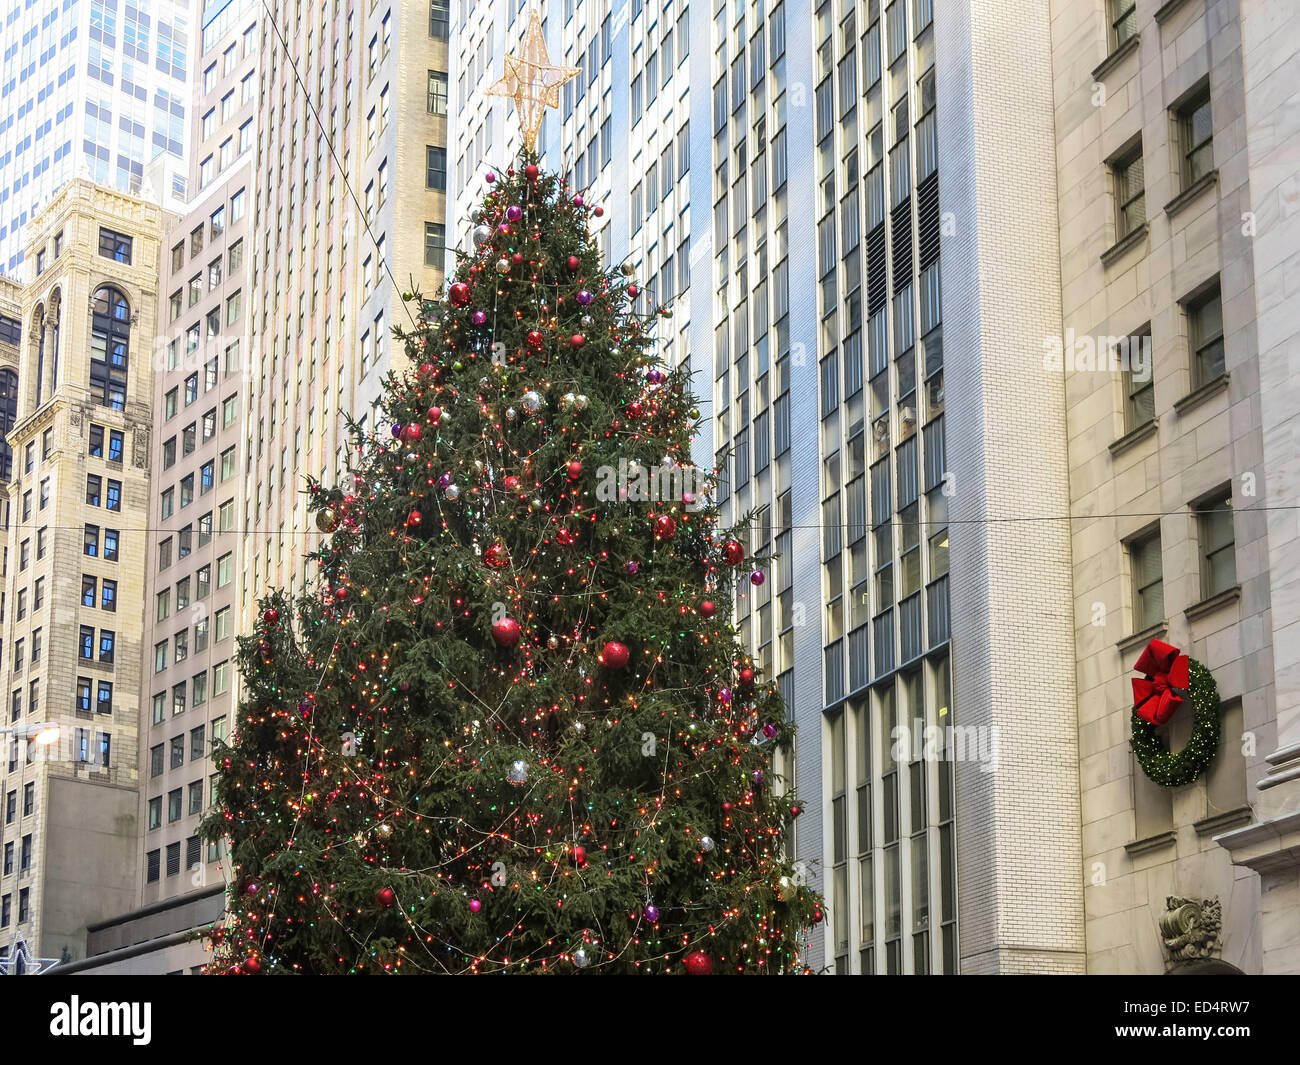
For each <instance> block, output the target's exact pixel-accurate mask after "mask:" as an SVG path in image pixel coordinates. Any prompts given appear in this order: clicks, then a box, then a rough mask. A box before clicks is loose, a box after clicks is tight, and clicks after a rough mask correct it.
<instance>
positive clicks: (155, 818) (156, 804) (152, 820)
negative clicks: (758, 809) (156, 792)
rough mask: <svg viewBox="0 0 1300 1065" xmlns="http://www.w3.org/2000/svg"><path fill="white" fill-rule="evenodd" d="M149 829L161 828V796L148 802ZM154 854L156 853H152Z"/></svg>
mask: <svg viewBox="0 0 1300 1065" xmlns="http://www.w3.org/2000/svg"><path fill="white" fill-rule="evenodd" d="M149 827H150V829H154V828H162V796H156V797H155V798H152V799H150V800H149ZM154 853H155V854H156V853H157V851H155V852H154Z"/></svg>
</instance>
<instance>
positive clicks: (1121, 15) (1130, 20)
mask: <svg viewBox="0 0 1300 1065" xmlns="http://www.w3.org/2000/svg"><path fill="white" fill-rule="evenodd" d="M1107 6H1108V8H1109V14H1110V32H1111V49H1112V50H1114V49H1116V48H1118V47H1119V46H1120V45H1121V44H1123V43H1124V42H1125V41H1127V40H1128V39H1129V38H1131V37H1133V36H1134V35H1135V34H1136V33H1137V0H1107Z"/></svg>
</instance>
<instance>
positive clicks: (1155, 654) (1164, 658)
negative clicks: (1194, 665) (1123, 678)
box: [1133, 640, 1191, 725]
mask: <svg viewBox="0 0 1300 1065" xmlns="http://www.w3.org/2000/svg"><path fill="white" fill-rule="evenodd" d="M1133 668H1134V669H1135V670H1137V671H1138V672H1139V673H1145V674H1146V678H1145V679H1144V680H1137V679H1136V678H1135V679H1134V681H1133V709H1134V710H1135V711H1136V712H1137V715H1138V717H1140V718H1142V720H1143V721H1148V722H1150V723H1151V724H1153V725H1163V724H1164V723H1165V722H1166V721H1168V720H1169V719H1170V718H1171V717H1173V716H1174V711H1175V710H1177V709H1178V708H1179V707H1180V706H1181V705H1182V703H1183V700H1184V699H1185V698H1187V694H1188V688H1189V687H1190V686H1191V680H1190V678H1189V677H1188V672H1187V670H1188V664H1187V656H1186V655H1185V654H1182V653H1181V652H1180V651H1179V650H1178V648H1177V647H1171V646H1170V645H1169V644H1167V643H1165V642H1164V641H1163V640H1152V641H1151V642H1150V643H1149V644H1147V646H1146V650H1144V651H1143V652H1142V657H1141V658H1139V659H1138V660H1137V664H1136V665H1135V666H1134V667H1133Z"/></svg>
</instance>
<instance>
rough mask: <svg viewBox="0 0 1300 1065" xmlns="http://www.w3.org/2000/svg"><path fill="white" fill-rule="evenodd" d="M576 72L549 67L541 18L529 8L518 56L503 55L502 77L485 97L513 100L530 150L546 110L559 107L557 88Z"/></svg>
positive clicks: (534, 144) (575, 68)
mask: <svg viewBox="0 0 1300 1065" xmlns="http://www.w3.org/2000/svg"><path fill="white" fill-rule="evenodd" d="M579 73H581V72H580V71H579V69H578V68H577V67H557V66H552V65H551V57H550V54H549V53H548V52H547V51H546V39H545V38H544V37H543V36H542V19H541V16H540V15H538V13H537V9H536V8H533V9H531V10H530V11H529V13H528V31H527V32H526V33H525V34H524V44H523V49H522V55H517V56H516V55H508V56H506V72H505V76H504V77H502V79H501V80H500V81H498V82H497V83H496V84H495V85H493V86H492V87H491V88H490V89H488V95H490V96H510V97H513V98H514V101H515V113H516V114H517V115H518V116H519V125H520V128H521V129H522V130H523V131H524V146H525V147H526V148H528V150H529V151H532V150H533V149H534V148H536V147H537V131H538V130H539V129H540V128H541V126H542V116H543V115H545V113H546V109H547V108H548V107H559V106H560V86H561V85H563V84H564V83H565V82H566V81H568V80H569V79H570V78H576V77H577V76H578V74H579Z"/></svg>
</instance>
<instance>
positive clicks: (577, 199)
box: [573, 195, 582, 207]
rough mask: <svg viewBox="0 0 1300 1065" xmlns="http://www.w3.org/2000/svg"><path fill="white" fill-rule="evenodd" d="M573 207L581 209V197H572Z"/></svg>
mask: <svg viewBox="0 0 1300 1065" xmlns="http://www.w3.org/2000/svg"><path fill="white" fill-rule="evenodd" d="M573 206H574V207H581V206H582V197H581V196H580V195H579V196H575V197H573Z"/></svg>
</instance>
